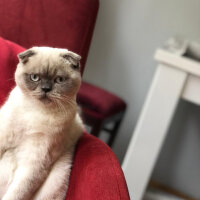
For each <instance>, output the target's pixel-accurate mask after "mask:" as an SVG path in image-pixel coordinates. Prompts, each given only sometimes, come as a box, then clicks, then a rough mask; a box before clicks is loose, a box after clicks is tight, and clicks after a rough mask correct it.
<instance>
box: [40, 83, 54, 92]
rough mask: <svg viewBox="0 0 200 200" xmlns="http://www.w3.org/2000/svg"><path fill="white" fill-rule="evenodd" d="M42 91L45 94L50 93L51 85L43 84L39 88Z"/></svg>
mask: <svg viewBox="0 0 200 200" xmlns="http://www.w3.org/2000/svg"><path fill="white" fill-rule="evenodd" d="M41 89H42V91H44V92H45V93H47V92H50V91H51V90H52V85H51V84H48V83H46V84H43V85H42V87H41Z"/></svg>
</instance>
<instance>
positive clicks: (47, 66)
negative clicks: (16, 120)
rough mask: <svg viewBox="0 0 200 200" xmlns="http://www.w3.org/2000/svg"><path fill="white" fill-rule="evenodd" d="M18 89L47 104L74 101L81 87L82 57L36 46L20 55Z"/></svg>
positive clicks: (60, 50)
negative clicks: (71, 99)
mask: <svg viewBox="0 0 200 200" xmlns="http://www.w3.org/2000/svg"><path fill="white" fill-rule="evenodd" d="M18 58H19V64H18V66H17V70H16V72H15V81H16V84H17V86H18V87H19V88H20V89H21V90H22V92H23V93H24V94H25V95H29V96H30V97H31V98H34V99H37V100H39V101H41V102H44V103H47V102H48V103H50V102H55V101H57V100H61V101H64V100H67V99H69V98H74V97H75V96H76V93H77V92H78V89H79V87H80V84H81V75H80V59H81V57H80V56H79V55H77V54H75V53H73V52H71V51H68V50H67V49H58V48H50V47H33V48H31V49H28V50H26V51H24V52H22V53H20V54H19V55H18Z"/></svg>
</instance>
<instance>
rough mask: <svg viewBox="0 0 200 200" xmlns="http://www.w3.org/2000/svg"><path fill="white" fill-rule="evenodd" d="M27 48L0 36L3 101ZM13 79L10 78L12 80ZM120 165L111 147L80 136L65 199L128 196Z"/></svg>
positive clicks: (115, 199) (119, 198)
mask: <svg viewBox="0 0 200 200" xmlns="http://www.w3.org/2000/svg"><path fill="white" fill-rule="evenodd" d="M23 50H24V49H23V48H22V47H20V46H19V45H16V44H14V43H12V42H9V41H5V40H3V39H2V38H0V102H1V103H2V102H3V101H4V100H5V97H6V96H7V95H8V93H9V91H10V89H11V88H12V87H13V86H14V81H13V79H11V78H13V73H14V70H15V67H16V64H17V56H16V55H17V54H18V53H19V52H21V51H23ZM10 79H11V80H10ZM129 199H130V198H129V195H128V190H127V186H126V182H125V179H124V176H123V172H122V170H121V168H120V165H119V163H118V161H117V159H116V157H115V156H114V154H113V153H112V151H111V150H110V148H109V147H108V146H107V145H105V144H104V143H103V142H101V141H100V140H99V139H97V138H95V137H93V136H90V135H88V134H87V133H84V135H83V137H82V138H81V139H80V140H79V142H78V145H77V148H76V152H75V157H74V165H73V168H72V173H71V177H70V183H69V189H68V193H67V197H66V200H129Z"/></svg>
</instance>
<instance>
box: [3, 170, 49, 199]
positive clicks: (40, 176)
mask: <svg viewBox="0 0 200 200" xmlns="http://www.w3.org/2000/svg"><path fill="white" fill-rule="evenodd" d="M46 176H47V171H42V169H40V170H39V169H37V170H33V169H30V166H24V167H19V168H18V169H17V170H16V172H15V176H14V180H13V182H12V183H11V185H10V186H9V188H8V190H7V192H6V194H5V195H4V196H3V198H2V200H29V199H30V198H31V197H32V196H33V194H34V192H35V191H36V190H37V189H38V187H40V186H41V184H42V183H43V181H44V180H45V178H46Z"/></svg>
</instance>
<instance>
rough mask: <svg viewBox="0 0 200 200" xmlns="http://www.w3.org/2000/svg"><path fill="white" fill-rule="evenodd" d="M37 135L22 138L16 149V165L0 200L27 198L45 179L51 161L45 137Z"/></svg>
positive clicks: (22, 199) (25, 199)
mask: <svg viewBox="0 0 200 200" xmlns="http://www.w3.org/2000/svg"><path fill="white" fill-rule="evenodd" d="M37 136H38V135H34V136H31V137H32V138H31V137H30V138H29V139H27V140H24V142H23V144H22V145H23V146H20V147H18V149H16V152H19V153H18V154H16V157H17V158H18V166H17V169H16V170H15V172H14V177H13V181H12V182H11V183H10V185H9V187H8V190H7V192H6V194H5V195H4V196H3V198H2V200H29V199H30V198H31V197H32V196H33V194H34V193H35V192H36V190H37V189H38V188H39V187H40V186H41V185H42V183H43V182H44V180H45V179H46V177H47V175H48V171H49V170H50V167H51V164H52V161H51V160H50V157H49V153H48V146H47V145H44V143H45V138H42V135H41V136H40V138H37ZM38 137H39V136H38ZM36 138H37V139H36Z"/></svg>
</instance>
